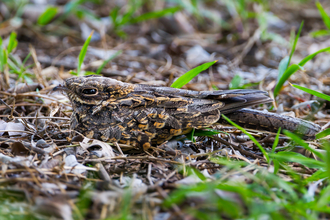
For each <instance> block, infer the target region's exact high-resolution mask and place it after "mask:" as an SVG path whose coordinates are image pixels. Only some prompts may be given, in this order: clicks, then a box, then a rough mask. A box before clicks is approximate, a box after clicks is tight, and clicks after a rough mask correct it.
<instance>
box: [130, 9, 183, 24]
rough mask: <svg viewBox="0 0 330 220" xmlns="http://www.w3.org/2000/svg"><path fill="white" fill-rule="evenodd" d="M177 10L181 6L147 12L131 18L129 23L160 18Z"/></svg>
mask: <svg viewBox="0 0 330 220" xmlns="http://www.w3.org/2000/svg"><path fill="white" fill-rule="evenodd" d="M179 10H181V7H171V8H165V9H164V10H159V11H152V12H147V13H144V14H142V15H140V16H137V17H135V18H132V19H131V21H130V23H139V22H142V21H146V20H150V19H157V18H161V17H164V16H165V15H168V14H174V13H175V12H177V11H179Z"/></svg>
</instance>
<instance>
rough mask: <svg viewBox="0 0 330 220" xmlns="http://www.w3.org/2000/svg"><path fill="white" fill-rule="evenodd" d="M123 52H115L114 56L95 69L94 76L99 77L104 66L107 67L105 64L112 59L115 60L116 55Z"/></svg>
mask: <svg viewBox="0 0 330 220" xmlns="http://www.w3.org/2000/svg"><path fill="white" fill-rule="evenodd" d="M122 52H123V51H122V50H119V51H117V52H116V53H115V54H114V55H112V56H111V57H109V58H108V59H107V60H105V61H104V62H103V63H102V65H101V66H100V67H99V68H97V70H96V74H97V75H99V74H101V71H102V70H103V68H104V67H105V65H107V63H109V62H110V61H111V60H113V59H114V58H116V57H117V56H118V55H120V54H121V53H122Z"/></svg>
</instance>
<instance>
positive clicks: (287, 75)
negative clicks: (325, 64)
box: [274, 64, 302, 97]
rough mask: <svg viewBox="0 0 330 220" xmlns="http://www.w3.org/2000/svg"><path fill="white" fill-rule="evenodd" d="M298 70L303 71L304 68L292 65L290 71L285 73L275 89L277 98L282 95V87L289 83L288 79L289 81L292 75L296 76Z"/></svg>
mask: <svg viewBox="0 0 330 220" xmlns="http://www.w3.org/2000/svg"><path fill="white" fill-rule="evenodd" d="M298 69H302V67H301V66H299V65H297V64H292V65H291V66H290V67H289V68H288V69H286V71H285V72H284V73H283V75H282V77H281V78H280V80H279V81H278V82H277V84H276V86H275V89H274V96H275V97H276V96H277V95H278V94H279V93H280V91H281V89H282V86H283V84H284V83H285V82H286V81H287V79H289V78H290V76H291V75H292V74H294V73H295V72H296V71H297V70H298Z"/></svg>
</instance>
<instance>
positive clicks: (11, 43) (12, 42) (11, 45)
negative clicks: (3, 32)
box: [7, 31, 18, 53]
mask: <svg viewBox="0 0 330 220" xmlns="http://www.w3.org/2000/svg"><path fill="white" fill-rule="evenodd" d="M16 38H17V34H16V32H14V31H13V32H11V33H10V37H9V42H8V47H7V51H8V53H11V52H12V51H13V50H14V49H15V48H16V47H17V44H18V41H17V40H16Z"/></svg>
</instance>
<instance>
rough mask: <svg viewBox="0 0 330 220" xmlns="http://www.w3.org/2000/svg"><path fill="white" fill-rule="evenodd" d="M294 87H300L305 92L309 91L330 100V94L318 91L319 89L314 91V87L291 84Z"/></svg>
mask: <svg viewBox="0 0 330 220" xmlns="http://www.w3.org/2000/svg"><path fill="white" fill-rule="evenodd" d="M291 85H292V86H293V87H295V88H297V89H300V90H302V91H304V92H307V93H309V94H311V95H315V96H317V97H319V98H321V99H325V100H327V101H330V96H328V95H326V94H323V93H320V92H317V91H314V90H312V89H308V88H305V87H302V86H299V85H295V84H291Z"/></svg>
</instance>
